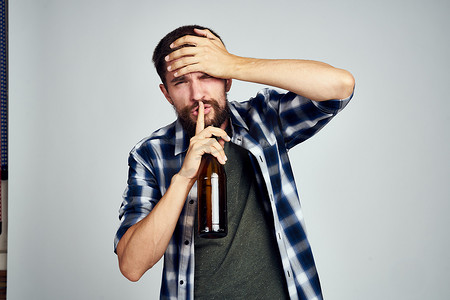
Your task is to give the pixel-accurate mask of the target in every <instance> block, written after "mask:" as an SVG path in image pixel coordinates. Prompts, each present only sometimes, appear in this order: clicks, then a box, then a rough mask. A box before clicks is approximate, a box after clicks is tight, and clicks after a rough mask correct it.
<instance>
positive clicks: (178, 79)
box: [170, 75, 186, 83]
mask: <svg viewBox="0 0 450 300" xmlns="http://www.w3.org/2000/svg"><path fill="white" fill-rule="evenodd" d="M185 79H186V78H185V76H184V75H183V76H180V77H175V78H174V79H172V80H171V81H170V82H171V83H177V82H180V81H184V80H185Z"/></svg>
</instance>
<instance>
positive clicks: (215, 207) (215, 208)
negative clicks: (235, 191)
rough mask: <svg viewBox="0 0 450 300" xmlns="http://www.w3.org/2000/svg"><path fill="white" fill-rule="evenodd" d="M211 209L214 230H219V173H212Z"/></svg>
mask: <svg viewBox="0 0 450 300" xmlns="http://www.w3.org/2000/svg"><path fill="white" fill-rule="evenodd" d="M211 194H212V195H211V196H212V197H211V211H212V231H219V229H220V226H219V220H220V218H219V175H217V174H216V173H212V175H211Z"/></svg>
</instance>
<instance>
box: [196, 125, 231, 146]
mask: <svg viewBox="0 0 450 300" xmlns="http://www.w3.org/2000/svg"><path fill="white" fill-rule="evenodd" d="M212 136H215V137H218V138H221V139H223V140H224V141H226V142H229V141H230V140H231V138H230V137H229V136H228V134H227V132H226V131H225V130H223V129H220V128H218V127H213V126H209V127H207V128H205V129H204V130H203V131H201V132H199V133H197V134H196V137H198V138H199V139H207V138H210V137H212ZM194 138H195V137H194Z"/></svg>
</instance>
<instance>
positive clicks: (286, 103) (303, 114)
mask: <svg viewBox="0 0 450 300" xmlns="http://www.w3.org/2000/svg"><path fill="white" fill-rule="evenodd" d="M265 93H266V97H268V101H269V103H270V105H271V106H272V108H274V109H275V110H277V112H278V116H279V124H280V128H281V131H282V134H283V137H284V141H285V145H286V147H287V149H290V148H292V147H294V146H295V145H297V144H299V143H301V142H304V141H306V140H307V139H309V138H310V137H312V136H313V135H315V134H316V133H317V132H319V131H320V130H321V129H322V128H323V127H324V126H325V125H326V124H328V122H329V121H331V119H332V118H333V117H334V116H335V115H336V114H338V113H339V112H340V111H342V110H343V109H344V107H345V106H346V105H347V104H348V103H349V101H350V99H351V98H352V97H353V94H352V95H351V96H350V97H348V98H347V99H343V100H327V101H320V102H319V101H313V100H310V99H308V98H305V97H303V96H300V95H297V94H294V93H292V92H288V93H286V94H281V93H278V92H277V91H275V90H266V91H265Z"/></svg>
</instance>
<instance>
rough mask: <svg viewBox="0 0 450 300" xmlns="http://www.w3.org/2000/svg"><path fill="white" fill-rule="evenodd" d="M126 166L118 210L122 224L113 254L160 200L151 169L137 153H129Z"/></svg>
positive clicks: (117, 234) (159, 193) (115, 240)
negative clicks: (128, 233)
mask: <svg viewBox="0 0 450 300" xmlns="http://www.w3.org/2000/svg"><path fill="white" fill-rule="evenodd" d="M128 166H129V170H128V184H127V187H126V189H125V191H124V193H123V202H122V205H121V206H120V210H119V219H120V220H121V221H122V223H121V225H120V227H119V229H118V230H117V233H116V236H115V238H114V252H116V248H117V244H118V243H119V240H120V239H121V238H122V236H123V235H124V234H125V232H126V231H127V230H128V228H130V227H131V226H133V225H134V224H136V223H138V222H139V221H140V220H142V219H143V218H145V217H146V216H147V215H148V214H149V213H150V211H151V210H152V209H153V208H154V206H155V205H156V203H157V202H158V200H159V199H160V198H161V192H160V189H159V186H158V183H157V180H156V176H155V173H154V171H153V168H152V167H151V165H150V164H149V163H147V162H146V161H145V160H144V159H143V158H142V156H140V155H139V154H138V152H137V151H135V150H133V151H132V152H131V153H130V156H129V158H128Z"/></svg>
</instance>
